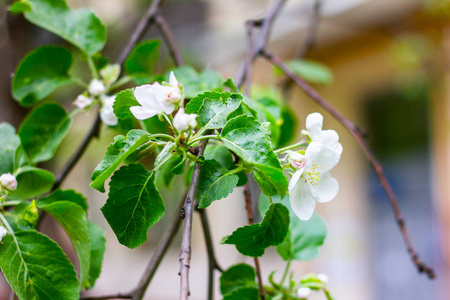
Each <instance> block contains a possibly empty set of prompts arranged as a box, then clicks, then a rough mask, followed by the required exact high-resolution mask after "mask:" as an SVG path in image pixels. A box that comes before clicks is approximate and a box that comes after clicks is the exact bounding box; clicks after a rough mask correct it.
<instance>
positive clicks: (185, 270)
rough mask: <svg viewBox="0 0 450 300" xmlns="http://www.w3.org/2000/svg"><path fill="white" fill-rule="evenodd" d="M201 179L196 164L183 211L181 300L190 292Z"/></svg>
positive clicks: (200, 149) (200, 150) (200, 152)
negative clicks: (196, 194) (196, 197)
mask: <svg viewBox="0 0 450 300" xmlns="http://www.w3.org/2000/svg"><path fill="white" fill-rule="evenodd" d="M207 143H208V140H207V139H206V140H202V141H201V142H200V144H199V145H198V147H197V151H196V155H197V156H201V155H203V151H204V150H205V147H206V144H207ZM199 178H200V166H199V165H198V164H197V163H196V164H195V166H194V171H193V173H192V179H191V183H190V184H189V189H188V192H187V195H186V200H185V202H184V206H183V208H182V210H181V216H182V218H183V219H184V228H183V237H182V240H181V251H180V273H179V274H180V281H181V284H180V299H182V300H187V299H188V298H189V295H190V291H189V268H190V263H191V236H192V211H193V206H194V202H195V193H196V191H197V185H198V180H199Z"/></svg>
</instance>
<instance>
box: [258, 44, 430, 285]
mask: <svg viewBox="0 0 450 300" xmlns="http://www.w3.org/2000/svg"><path fill="white" fill-rule="evenodd" d="M261 54H262V56H264V57H265V58H266V59H267V60H269V61H270V62H271V63H272V64H274V65H275V66H277V67H279V68H280V69H281V70H282V71H283V73H284V74H286V75H287V76H288V77H289V78H291V79H292V80H293V81H294V82H295V83H296V84H297V85H298V86H299V87H300V88H301V89H302V90H303V91H304V92H305V93H306V94H307V95H308V96H309V97H310V98H311V99H312V100H314V101H315V102H316V103H318V104H319V105H320V106H322V107H323V108H325V109H326V110H327V111H328V112H329V113H330V114H331V115H333V117H335V118H336V119H337V120H338V121H339V122H340V123H341V124H342V125H344V127H345V128H347V130H348V131H350V133H351V134H352V135H353V137H354V138H355V139H356V141H357V142H358V144H359V146H360V147H361V148H362V150H363V152H364V154H365V155H366V156H367V159H368V160H369V162H370V164H371V165H372V167H373V169H374V170H375V173H376V174H377V176H378V180H379V181H380V183H381V185H382V186H383V189H384V190H385V192H386V194H387V196H388V198H389V202H390V204H391V207H392V210H393V212H394V215H395V219H396V221H397V225H398V227H399V229H400V232H401V234H402V237H403V240H404V242H405V244H406V248H407V251H408V253H409V255H410V256H411V259H412V261H413V262H414V264H415V265H416V267H417V270H418V271H419V272H424V273H426V274H427V275H428V277H429V278H434V277H435V273H434V270H433V268H431V267H429V266H427V265H426V264H425V263H424V262H422V261H421V260H420V259H419V255H418V254H417V252H416V250H415V249H414V247H413V246H412V242H411V239H410V238H409V234H408V230H407V228H406V225H405V220H404V218H403V215H402V213H401V211H400V206H399V204H398V200H397V197H396V195H395V193H394V191H393V190H392V187H391V185H390V184H389V182H388V180H387V178H386V175H385V174H384V172H383V168H382V167H381V165H380V163H379V162H378V160H377V159H376V158H375V156H374V155H373V153H372V151H371V150H370V149H369V147H368V145H367V143H366V142H365V141H364V133H363V132H362V131H361V130H360V129H359V128H358V127H357V126H356V125H354V124H353V123H352V122H351V121H350V120H348V119H347V118H345V117H344V116H343V115H342V114H341V113H340V112H339V111H337V110H336V109H335V108H334V107H333V106H332V105H331V104H330V103H329V102H327V101H326V100H325V99H324V98H323V97H322V96H320V95H319V93H317V92H316V91H315V90H314V89H313V88H312V87H311V86H310V85H308V84H307V83H306V82H305V81H304V80H302V79H301V78H300V77H298V76H297V75H295V74H294V73H293V72H292V71H291V70H290V69H289V68H288V67H287V66H286V65H285V64H284V63H283V62H282V61H281V60H280V59H279V58H277V57H275V56H273V55H272V54H270V53H268V52H266V51H262V53H261Z"/></svg>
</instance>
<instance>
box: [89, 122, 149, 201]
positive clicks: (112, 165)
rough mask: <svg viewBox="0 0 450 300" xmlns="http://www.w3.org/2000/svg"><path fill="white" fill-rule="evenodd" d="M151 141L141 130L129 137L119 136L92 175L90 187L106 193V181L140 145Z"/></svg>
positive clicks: (128, 135)
mask: <svg viewBox="0 0 450 300" xmlns="http://www.w3.org/2000/svg"><path fill="white" fill-rule="evenodd" d="M148 140H150V135H149V134H148V133H147V132H145V131H143V130H139V129H134V130H130V131H129V132H128V134H127V136H126V137H125V136H123V135H118V136H116V137H115V138H114V143H112V144H111V145H109V147H108V149H107V150H106V153H105V155H104V156H103V159H102V161H101V162H100V163H99V164H98V166H97V167H96V168H95V170H94V173H92V177H91V181H92V182H91V184H90V186H91V187H92V188H94V189H96V190H98V191H100V192H102V193H103V192H105V187H104V182H105V180H106V179H107V178H108V177H109V176H110V175H111V174H112V173H113V172H114V170H116V169H117V167H118V166H119V165H120V163H122V162H123V161H124V160H125V159H126V158H127V157H128V156H129V155H130V154H132V153H133V151H135V150H136V149H137V148H138V147H139V146H140V145H142V144H143V143H145V142H147V141H148Z"/></svg>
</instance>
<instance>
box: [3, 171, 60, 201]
mask: <svg viewBox="0 0 450 300" xmlns="http://www.w3.org/2000/svg"><path fill="white" fill-rule="evenodd" d="M16 179H17V189H16V190H15V191H12V192H10V193H9V194H8V198H10V199H20V200H25V199H31V198H34V197H37V196H40V195H42V194H44V193H46V192H48V191H50V189H51V188H52V186H53V183H55V176H53V173H52V172H49V171H47V170H44V169H39V168H34V167H23V168H20V169H19V171H18V173H17V174H16Z"/></svg>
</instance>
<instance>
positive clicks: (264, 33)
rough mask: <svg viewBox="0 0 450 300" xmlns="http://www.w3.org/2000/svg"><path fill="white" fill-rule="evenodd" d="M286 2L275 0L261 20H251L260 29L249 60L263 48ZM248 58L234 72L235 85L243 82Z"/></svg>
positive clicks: (239, 85)
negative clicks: (235, 72)
mask: <svg viewBox="0 0 450 300" xmlns="http://www.w3.org/2000/svg"><path fill="white" fill-rule="evenodd" d="M285 2H286V0H275V2H274V3H273V4H272V5H271V6H270V8H269V10H268V12H267V15H266V16H265V17H264V19H262V20H258V21H256V22H255V21H253V23H252V24H253V25H254V26H260V27H261V30H260V31H259V34H258V37H257V38H256V40H255V43H254V47H253V49H252V51H251V53H252V55H251V60H250V61H251V62H253V61H254V60H255V58H256V57H257V56H258V55H259V52H261V51H262V50H264V48H265V46H266V44H267V40H268V38H269V34H270V29H271V28H272V23H273V21H274V20H275V17H276V15H277V14H278V12H279V11H280V9H281V7H282V6H283V4H284V3H285ZM248 61H249V60H248V59H247V58H246V59H245V61H244V62H243V63H242V64H241V65H240V67H239V70H238V72H237V74H236V76H235V77H234V78H235V82H236V86H237V87H241V86H242V84H243V83H244V80H245V78H246V76H247V75H248V74H247V69H248V67H247V63H248Z"/></svg>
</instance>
